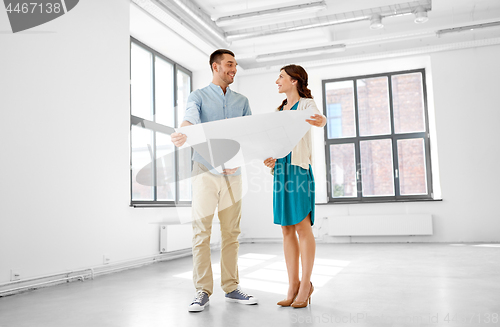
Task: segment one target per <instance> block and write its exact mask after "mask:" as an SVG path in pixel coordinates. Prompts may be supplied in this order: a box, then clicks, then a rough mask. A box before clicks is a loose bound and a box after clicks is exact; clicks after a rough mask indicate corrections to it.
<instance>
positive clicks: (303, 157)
mask: <svg viewBox="0 0 500 327" xmlns="http://www.w3.org/2000/svg"><path fill="white" fill-rule="evenodd" d="M308 108H311V109H313V111H315V113H316V114H319V115H322V114H321V112H320V111H319V110H318V107H316V103H315V102H314V100H313V99H309V98H300V99H299V106H298V107H297V110H305V109H308ZM276 111H279V107H278V108H276ZM311 127H312V126H311ZM311 134H312V133H311V129H309V130H308V131H307V133H306V134H305V135H304V137H302V139H301V140H300V141H299V143H297V145H296V146H295V147H294V148H293V150H292V165H295V166H300V167H302V168H304V169H309V164H311V165H312V135H311ZM271 174H274V168H272V169H271Z"/></svg>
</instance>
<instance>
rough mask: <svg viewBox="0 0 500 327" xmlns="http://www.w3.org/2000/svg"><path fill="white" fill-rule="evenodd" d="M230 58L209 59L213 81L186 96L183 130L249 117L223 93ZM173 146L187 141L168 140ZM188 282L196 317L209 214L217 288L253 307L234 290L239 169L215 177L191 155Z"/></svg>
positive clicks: (208, 279)
mask: <svg viewBox="0 0 500 327" xmlns="http://www.w3.org/2000/svg"><path fill="white" fill-rule="evenodd" d="M236 66H237V62H236V59H235V58H234V53H232V52H231V51H229V50H225V49H219V50H216V51H215V52H214V53H212V55H210V68H211V69H212V74H213V79H212V83H210V85H209V86H207V87H205V88H202V89H198V90H196V91H194V92H192V93H191V94H190V95H189V97H188V101H187V108H186V114H185V116H184V121H183V122H182V124H181V127H183V126H189V125H193V124H199V123H206V122H210V121H214V120H220V119H226V118H233V117H241V116H247V115H251V114H252V112H251V110H250V106H249V104H248V99H247V98H246V97H245V96H243V95H241V94H239V93H236V92H234V91H232V90H231V89H230V88H229V85H230V84H231V83H233V81H234V76H235V74H236ZM171 139H172V142H173V143H174V145H175V146H177V147H180V146H182V145H183V144H184V143H185V142H186V139H187V136H186V135H184V134H181V133H173V134H172V135H171ZM193 161H194V162H193V172H192V179H191V181H192V190H193V198H192V215H193V222H192V225H193V281H194V286H195V288H196V296H195V298H194V300H193V302H192V303H191V304H190V305H189V307H188V310H189V311H202V310H203V309H204V308H205V306H207V305H208V302H209V296H210V295H212V293H213V275H212V263H211V260H210V235H211V231H212V220H213V216H214V212H215V208H216V207H217V206H218V216H219V220H220V228H221V286H222V289H223V290H224V292H225V293H226V295H225V297H226V300H227V301H231V302H238V303H243V304H256V303H257V302H258V301H257V299H256V298H255V297H253V296H251V295H248V294H246V293H244V292H243V291H242V290H241V289H240V287H239V285H238V284H239V277H238V249H239V243H238V235H239V234H240V220H241V197H242V186H241V185H242V181H241V172H240V168H231V167H228V168H225V167H224V168H225V169H224V170H223V172H222V174H220V173H218V172H217V171H216V170H215V169H214V167H212V166H211V165H210V164H209V163H208V162H207V161H206V160H205V159H204V158H203V157H202V156H201V155H200V154H199V153H197V152H195V153H194V155H193Z"/></svg>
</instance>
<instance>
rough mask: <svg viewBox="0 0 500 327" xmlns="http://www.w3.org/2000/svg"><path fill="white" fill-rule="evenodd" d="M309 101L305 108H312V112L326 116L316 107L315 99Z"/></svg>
mask: <svg viewBox="0 0 500 327" xmlns="http://www.w3.org/2000/svg"><path fill="white" fill-rule="evenodd" d="M308 100H309V101H307V104H306V106H305V109H308V108H312V110H314V111H315V113H316V114H318V115H322V116H324V115H323V114H322V113H321V112H320V111H319V109H318V107H317V106H316V102H314V100H313V99H308Z"/></svg>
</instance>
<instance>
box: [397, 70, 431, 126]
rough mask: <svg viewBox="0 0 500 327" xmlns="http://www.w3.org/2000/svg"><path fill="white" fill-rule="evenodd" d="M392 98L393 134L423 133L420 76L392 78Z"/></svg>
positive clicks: (422, 99) (406, 75)
mask: <svg viewBox="0 0 500 327" xmlns="http://www.w3.org/2000/svg"><path fill="white" fill-rule="evenodd" d="M392 98H393V107H394V130H395V132H396V133H411V132H425V123H424V120H425V118H424V117H425V116H424V95H423V87H422V74H420V73H413V74H405V75H395V76H393V77H392Z"/></svg>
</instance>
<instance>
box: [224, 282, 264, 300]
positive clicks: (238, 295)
mask: <svg viewBox="0 0 500 327" xmlns="http://www.w3.org/2000/svg"><path fill="white" fill-rule="evenodd" d="M226 301H227V302H237V303H241V304H257V303H258V302H259V300H257V298H256V297H253V296H252V295H248V294H246V293H245V292H243V291H242V290H241V288H240V286H239V285H238V288H236V289H235V290H234V291H232V292H231V293H226Z"/></svg>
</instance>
